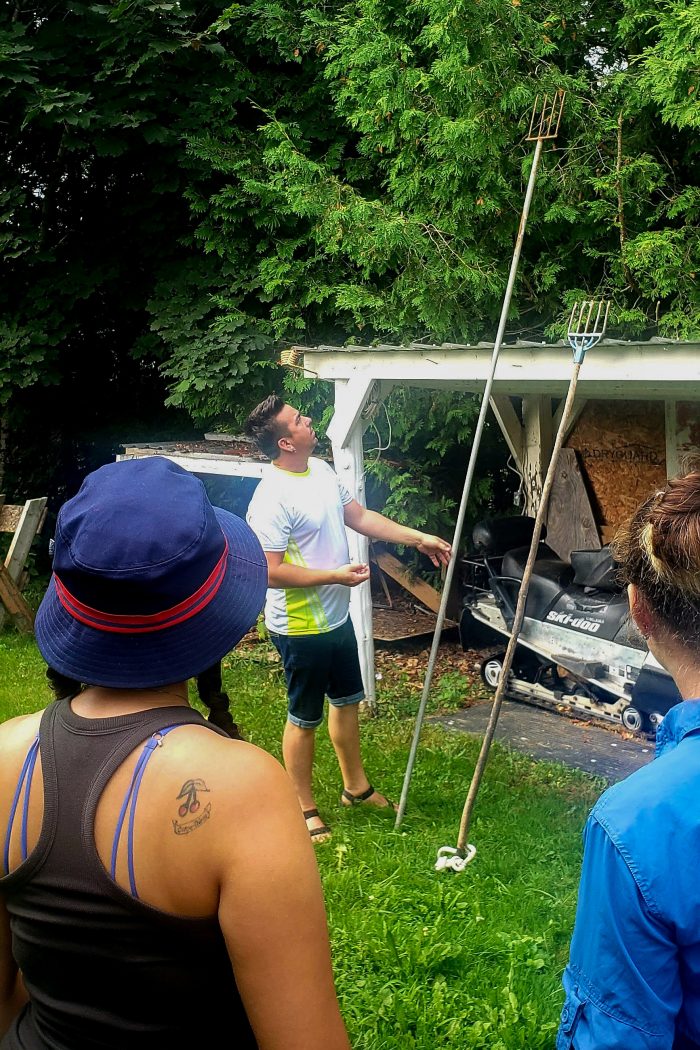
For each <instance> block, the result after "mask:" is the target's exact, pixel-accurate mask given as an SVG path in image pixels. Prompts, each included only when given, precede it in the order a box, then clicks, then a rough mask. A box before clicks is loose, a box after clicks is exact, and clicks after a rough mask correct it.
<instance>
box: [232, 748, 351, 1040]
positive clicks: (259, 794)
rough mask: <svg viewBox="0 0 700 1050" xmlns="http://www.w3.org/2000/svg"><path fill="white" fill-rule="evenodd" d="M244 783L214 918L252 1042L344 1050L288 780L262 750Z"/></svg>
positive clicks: (320, 917)
mask: <svg viewBox="0 0 700 1050" xmlns="http://www.w3.org/2000/svg"><path fill="white" fill-rule="evenodd" d="M252 750H253V749H251V751H252ZM244 781H245V783H244V787H243V789H242V793H241V795H240V796H239V799H238V801H237V804H236V814H235V818H236V824H235V825H233V826H235V835H232V836H230V839H231V843H230V847H229V848H228V849H226V848H224V852H223V856H222V860H223V866H222V880H221V890H220V898H219V922H220V924H221V928H222V930H223V932H224V936H225V938H226V944H227V946H228V950H229V955H230V957H231V962H232V964H233V968H234V972H235V974H236V982H237V984H238V988H239V990H240V993H241V997H242V999H243V1003H244V1005H245V1008H246V1011H247V1013H248V1017H249V1018H250V1022H251V1024H252V1026H253V1030H254V1032H255V1036H256V1039H257V1040H258V1045H259V1047H260V1050H350V1043H349V1040H348V1036H347V1032H346V1030H345V1025H344V1024H343V1020H342V1018H341V1015H340V1010H339V1007H338V1002H337V999H336V993H335V986H334V983H333V972H332V968H331V954H330V945H329V939H328V928H327V924H326V914H325V905H324V900H323V892H322V888H321V880H320V877H319V873H318V868H317V866H316V858H315V856H314V851H313V846H312V845H311V842H310V839H309V834H308V831H307V829H306V825H305V823H304V820H303V818H302V815H301V811H300V809H299V803H298V801H297V798H296V795H295V793H294V790H293V788H292V785H291V782H290V780H289V778H288V777H287V775H286V773H285V772H284V770H283V769H282V768H281V766H280V765H279V764H278V763H277V762H276V761H275V760H274V759H272V758H271V757H270V756H269V755H266V754H264V753H262V752H257V754H255V755H254V756H253V759H252V760H251V761H249V762H248V763H247V768H246V769H245V771H244ZM239 783H240V780H239Z"/></svg>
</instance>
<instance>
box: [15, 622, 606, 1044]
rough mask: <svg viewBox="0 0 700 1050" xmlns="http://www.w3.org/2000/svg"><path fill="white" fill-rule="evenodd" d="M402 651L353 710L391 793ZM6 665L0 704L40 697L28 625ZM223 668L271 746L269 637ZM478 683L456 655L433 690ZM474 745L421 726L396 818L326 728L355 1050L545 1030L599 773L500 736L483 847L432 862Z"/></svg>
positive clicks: (544, 1040) (341, 985)
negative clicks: (353, 805)
mask: <svg viewBox="0 0 700 1050" xmlns="http://www.w3.org/2000/svg"><path fill="white" fill-rule="evenodd" d="M384 655H385V657H386V654H384ZM412 659H413V658H406V659H405V660H402V658H401V656H400V655H397V654H396V653H393V654H389V656H388V658H385V659H383V660H382V661H381V663H380V666H381V668H382V678H381V681H380V682H379V683H378V685H379V694H378V699H379V702H380V705H381V708H380V709H381V715H380V717H379V718H374V719H372V718H367V717H366V718H364V719H363V726H362V729H363V740H364V753H365V760H366V765H367V768H368V772H369V773H370V776H371V778H372V780H373V781H374V782H375V783H376V785H377V786H378V787H380V788H381V789H382V790H383V791H385V792H387V793H388V794H389V795H390V796H391V797H393V798H395V799H398V797H399V794H400V791H401V784H402V780H403V774H404V770H405V766H406V760H407V755H408V749H409V745H410V740H411V734H412V731H413V718H412V717H411V714H412V713H413V712H415V710H416V708H417V705H418V699H419V694H420V687H421V684H422V678H421V676H420V674H418V673H416V667H415V664H414V663H413V664H412V662H411V661H412ZM0 671H1V672H2V673H1V674H0V720H4V719H6V718H10V717H12V716H14V715H16V714H19V713H22V712H26V711H30V710H36V709H38V708H40V707H42V706H44V705H45V704H46V703H47V701H48V699H49V695H48V691H47V688H46V686H45V684H44V677H43V675H44V666H43V661H42V660H41V657H40V656H39V654H38V652H37V650H36V647H35V645H34V642H33V639H31V638H22V637H20V636H19V635H17V634H16V633H15V632H14V631H13V630H11V629H8V630H5V631H4V632H3V633H0ZM225 681H226V686H227V689H228V692H229V694H230V696H231V698H232V702H233V709H234V714H235V717H236V718H237V720H238V721H239V722H240V723H241V726H242V728H243V730H244V732H245V733H246V736H247V737H248V739H249V740H251V741H252V742H253V743H255V744H258V745H259V746H260V747H263V748H265V749H266V750H268V751H270V752H272V753H273V754H274V755H276V756H277V757H279V756H280V738H281V733H282V727H283V723H284V717H285V701H284V683H283V680H282V676H281V670H280V667H279V664H278V662H277V659H276V656H275V654H274V651H273V650H272V649H271V647H270V645H269V643H267V642H266V641H265V640H258V639H256V638H251V637H250V636H249V638H248V639H246V640H245V643H244V644H242V645H241V647H239V649H238V650H237V651H236V652H234V653H233V654H231V656H230V657H229V658H228V659H227V661H226V664H225ZM473 688H475V686H474V685H473V683H468V684H465V686H464V687H463V688H462V689H461V690H460V687H459V679H458V675H457V673H456V672H455V670H454V669H453V670H450V671H448V672H447V673H446V674H445V675H443V677H442V678H441V679H440V680H438V681H437V684H436V689H435V703H440V704H451V705H453V706H454V705H457V704H459V703H462V702H464V699H465V695H466V694H467V693H468V692H469V690H470V689H473ZM478 746H479V741H477V740H474V739H472V738H467V737H461V736H459V735H456V734H451V733H448V732H446V731H445V730H443V729H441V728H439V727H434V726H426V727H425V728H424V730H423V734H422V737H421V746H420V748H419V751H418V756H417V762H416V767H415V772H414V776H413V781H412V786H411V793H410V796H409V803H408V809H407V812H406V816H405V819H404V822H403V825H402V827H401V828H400V830H398V831H396V830H395V829H394V824H393V819H392V818H391V817H390V816H389V815H388V814H384V813H381V812H367V811H365V810H363V809H359V808H358V809H357V810H347V809H344V808H341V806H340V803H339V795H340V789H341V784H340V782H339V780H338V773H337V767H336V766H335V763H334V759H333V752H332V748H331V746H330V742H329V740H328V736H327V733H326V732H325V729H323V728H322V729H321V730H319V733H318V745H317V748H318V750H317V801H318V804H319V808H320V810H321V813H322V815H323V816H324V817H325V818H326V819H327V820H328V822H329V823H330V824H332V826H333V838H332V840H331V841H330V842H329V843H327V844H323V845H321V846H319V847H318V848H317V850H316V854H317V857H318V862H319V866H320V870H321V875H322V878H323V883H324V888H325V895H326V903H327V909H328V918H329V925H330V930H331V939H332V945H333V955H334V965H335V973H336V981H337V987H338V995H339V998H340V1003H341V1009H342V1012H343V1015H344V1017H345V1020H346V1023H347V1026H348V1029H349V1032H350V1037H351V1041H352V1045H353V1047H354V1048H355V1050H415V1048H420V1050H439V1048H441V1047H450V1048H455V1047H457V1048H460V1050H461V1048H470V1050H471V1048H474V1050H477V1048H484V1050H524V1048H528V1050H537V1048H548V1050H551V1048H552V1047H553V1045H554V1036H555V1032H556V1028H557V1023H558V1015H559V1010H560V1007H561V1002H562V992H561V986H560V978H561V971H562V969H563V967H564V964H565V961H566V956H567V951H568V942H569V937H570V933H571V929H572V925H573V918H574V909H575V904H576V886H577V881H578V872H579V865H580V860H581V829H582V827H583V823H584V820H585V817H586V814H587V812H588V810H589V809H590V807H591V805H592V803H593V802H594V800H595V799H596V798H597V797H598V795H599V794H600V792H601V790H602V788H603V786H604V785H603V784H602V782H601V781H600V780H594V779H592V778H591V777H588V776H586V775H585V774H583V773H578V772H575V771H571V770H568V769H565V768H564V767H562V766H558V765H553V764H549V763H541V762H540V763H536V762H534V761H532V760H530V759H528V758H525V757H523V756H521V755H518V754H515V753H513V752H509V751H508V750H506V749H505V748H503V747H501V746H499V745H494V748H493V751H492V754H491V757H490V760H489V764H488V767H487V771H486V775H485V778H484V782H483V784H482V786H481V790H480V793H479V797H478V800H477V804H476V809H475V814H474V820H473V823H472V831H471V834H470V838H471V841H472V842H474V844H475V845H476V846H477V850H478V852H477V856H476V859H475V860H474V861H473V862H472V864H471V865H470V866H469V867H468V868H467V869H466V870H465V871H464V872H463V873H462V874H459V875H457V874H454V873H450V872H441V873H437V872H435V870H434V863H435V858H436V853H437V850H438V848H439V847H440V846H443V845H452V846H454V845H455V841H456V837H457V832H458V828H459V821H460V815H461V811H462V806H463V803H464V797H465V794H466V790H467V787H468V783H469V778H470V776H471V773H472V770H473V767H474V763H475V760H476V756H477V752H478ZM300 921H303V917H300Z"/></svg>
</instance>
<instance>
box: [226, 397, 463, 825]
mask: <svg viewBox="0 0 700 1050" xmlns="http://www.w3.org/2000/svg"><path fill="white" fill-rule="evenodd" d="M245 429H246V433H247V434H248V435H249V436H251V437H252V438H254V440H255V442H256V444H257V445H258V447H259V448H260V450H261V452H262V453H263V454H264V455H266V456H269V458H270V459H271V461H272V463H271V465H270V466H269V467H267V468H266V471H265V473H264V475H263V478H262V481H261V482H260V484H259V485H258V487H257V489H256V490H255V492H254V494H253V498H252V500H251V502H250V507H249V509H248V515H247V519H248V523H249V524H250V526H251V527H252V529H253V530H254V532H255V533H256V534H257V536H258V539H259V540H260V542H261V544H262V547H263V550H264V551H265V556H266V558H267V564H268V571H269V586H268V591H267V600H266V603H265V623H266V626H267V629H268V631H269V632H270V637H271V639H272V641H273V642H274V644H275V646H276V648H277V650H278V652H279V654H280V656H281V657H282V662H283V664H284V672H285V678H286V683H287V696H288V713H287V722H286V725H285V730H284V737H283V741H282V751H283V755H284V763H285V766H286V769H287V772H288V773H289V776H290V777H291V779H292V781H293V783H294V786H295V788H296V792H297V795H298V798H299V804H300V806H301V809H302V811H303V813H304V817H305V819H306V824H307V827H308V829H309V834H310V836H311V838H312V840H313V841H314V843H318V842H324V841H326V840H327V839H329V838H330V835H331V832H330V828H328V826H327V825H326V824H325V823H324V822H323V820H322V819H321V817H320V816H319V813H318V809H317V808H316V804H315V802H314V797H313V789H312V771H313V756H314V734H315V730H316V728H317V726H319V725H320V723H321V722H322V721H323V707H324V700H325V697H326V696H328V699H329V701H330V703H329V710H328V732H329V735H330V738H331V742H332V743H333V747H334V749H335V752H336V755H337V757H338V764H339V766H340V771H341V775H342V778H343V792H342V795H341V801H342V803H343V804H344V805H348V806H350V805H355V804H357V803H366V804H368V805H373V806H379V807H382V808H385V807H387V806H391V805H392V803H390V802H389V801H388V800H387V799H386V798H385V796H384V795H382V794H381V793H380V792H378V791H375V790H374V788H373V786H372V785H371V784H370V781H369V779H368V777H367V774H366V773H365V769H364V766H363V763H362V756H361V752H360V730H359V720H358V705H359V703H360V701H361V700H362V699H364V691H363V686H362V675H361V672H360V663H359V657H358V652H357V642H356V640H355V634H354V631H353V628H352V624H351V622H350V619H349V605H350V588H351V587H357V586H358V585H359V584H361V583H364V582H365V581H366V580H368V579H369V566H368V565H353V564H351V563H350V553H349V549H348V543H347V536H346V533H345V526H346V525H347V526H349V527H350V528H352V529H355V531H356V532H359V533H362V535H364V536H370V537H372V538H373V539H377V540H385V541H388V542H390V543H402V544H406V545H407V546H409V547H416V548H417V549H418V550H419V551H421V552H422V553H424V554H426V555H427V556H428V557H429V558H430V559H431V561H432V562H433V564H434V565H436V566H437V565H441V564H442V565H446V564H447V563H448V562H449V559H450V550H451V548H450V544H449V543H446V542H445V540H442V539H440V538H439V537H438V536H430V535H428V534H427V533H424V532H418V531H417V530H416V529H409V528H406V526H404V525H399V524H398V523H397V522H395V521H391V519H389V518H386V517H384V515H383V514H378V513H376V511H371V510H367V508H366V507H362V506H361V505H360V504H359V503H358V502H357V501H356V500H355V499H353V497H352V495H351V494H350V493H349V492H348V490H347V489H346V488H345V487H344V486H343V485H342V483H341V482H340V480H339V479H338V477H337V476H336V474H335V472H334V471H333V470H332V469H331V467H330V466H329V465H328V464H327V463H324V462H323V461H322V460H319V459H315V458H313V457H312V455H311V454H312V452H313V451H314V449H315V447H316V444H317V441H316V432H315V431H314V428H313V426H312V425H311V420H310V419H309V418H308V416H302V415H301V413H300V412H299V411H298V410H297V409H295V408H294V407H293V406H292V405H288V404H286V403H285V402H284V401H283V400H282V399H281V398H279V397H277V396H276V395H274V394H273V395H271V396H270V397H268V398H266V399H265V401H263V402H261V403H260V404H259V405H258V406H257V407H256V408H254V409H253V411H252V412H251V414H250V416H249V417H248V419H247V421H246V428H245Z"/></svg>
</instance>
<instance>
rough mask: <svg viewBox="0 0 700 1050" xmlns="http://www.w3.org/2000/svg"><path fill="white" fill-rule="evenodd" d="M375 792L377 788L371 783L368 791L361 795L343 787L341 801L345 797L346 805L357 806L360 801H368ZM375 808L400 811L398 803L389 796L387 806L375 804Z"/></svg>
mask: <svg viewBox="0 0 700 1050" xmlns="http://www.w3.org/2000/svg"><path fill="white" fill-rule="evenodd" d="M374 792H375V789H374V788H373V787H372V785H371V784H370V786H369V787H368V788H367V790H366V791H363V792H362V794H361V795H353V794H351V793H350V792H349V791H348V789H347V788H343V794H342V796H341V801H342V800H343V799H345V805H347V806H357V805H358V804H359V803H361V802H366V801H367V799H368V798H371V797H372V795H373V794H374ZM377 794H381V792H377ZM384 797H385V798H386V796H384ZM374 808H375V809H391V810H393V811H394V813H396V812H398V806H397V805H396V803H395V802H392V801H391V799H389V798H387V800H386V806H375V807H374Z"/></svg>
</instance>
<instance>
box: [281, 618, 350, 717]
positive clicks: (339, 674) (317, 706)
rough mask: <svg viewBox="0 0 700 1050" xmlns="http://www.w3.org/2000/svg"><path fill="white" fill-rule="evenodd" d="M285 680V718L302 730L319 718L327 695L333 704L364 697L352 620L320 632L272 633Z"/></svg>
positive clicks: (321, 715)
mask: <svg viewBox="0 0 700 1050" xmlns="http://www.w3.org/2000/svg"><path fill="white" fill-rule="evenodd" d="M270 638H271V639H272V641H273V642H274V645H275V648H276V649H277V652H278V653H279V654H280V656H281V657H282V663H283V665H284V677H285V679H286V682H287V701H288V706H287V719H288V721H290V722H292V724H293V725H295V726H300V727H301V728H302V729H315V728H316V726H318V725H320V724H321V722H322V721H323V702H324V699H325V697H326V696H327V697H328V699H329V701H330V703H331V704H333V706H334V707H344V706H345V705H346V704H359V702H360V700H364V697H365V692H364V688H363V685H362V672H361V670H360V658H359V656H358V652H357V641H356V639H355V632H354V630H353V626H352V623H351V621H350V619H349V618H348V619H347V620H346V621H345V623H344V624H343V625H342V627H336V628H335V630H333V631H327V632H326V633H324V634H298V635H294V634H293V635H289V634H272V633H270Z"/></svg>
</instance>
